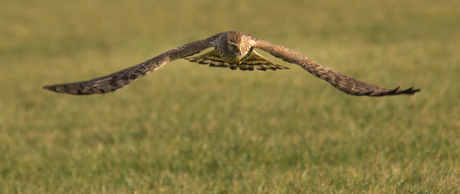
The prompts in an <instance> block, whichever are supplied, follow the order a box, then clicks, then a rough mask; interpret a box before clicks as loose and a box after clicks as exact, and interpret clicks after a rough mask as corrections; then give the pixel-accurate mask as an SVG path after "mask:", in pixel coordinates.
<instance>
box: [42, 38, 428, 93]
mask: <svg viewBox="0 0 460 194" xmlns="http://www.w3.org/2000/svg"><path fill="white" fill-rule="evenodd" d="M210 47H214V49H213V50H212V51H210V52H208V53H206V54H203V55H200V56H196V57H195V56H192V55H195V54H197V53H199V52H201V51H203V50H205V49H207V48H210ZM254 48H257V49H261V50H263V51H266V52H268V53H270V54H271V55H273V56H275V57H278V58H281V59H282V60H284V61H287V62H289V63H294V64H297V65H299V66H300V67H302V68H304V69H305V70H307V71H308V72H310V73H311V74H313V75H314V76H316V77H318V78H321V79H323V80H325V81H327V82H328V83H329V84H331V85H332V86H334V87H335V88H337V89H339V90H340V91H342V92H345V93H347V94H350V95H355V96H387V95H399V94H414V93H416V92H418V91H420V89H413V88H412V87H411V88H409V89H406V90H399V87H397V88H396V89H387V88H381V87H378V86H375V85H371V84H368V83H365V82H362V81H359V80H356V79H354V78H351V77H348V76H346V75H343V74H341V73H339V72H337V71H334V70H332V69H329V68H327V67H325V66H322V65H321V64H319V63H317V62H315V61H313V60H311V59H309V58H307V57H305V56H304V55H302V54H300V53H298V52H296V51H293V50H290V49H288V48H285V47H283V46H280V45H277V44H274V43H270V42H267V41H264V40H261V39H258V38H256V37H254V36H252V35H250V34H246V33H243V32H239V31H227V32H222V33H219V34H216V35H214V36H211V37H209V38H206V39H203V40H199V41H195V42H191V43H188V44H185V45H182V46H180V47H177V48H174V49H171V50H169V51H166V52H164V53H162V54H160V55H158V56H156V57H154V58H152V59H149V60H148V61H145V62H143V63H141V64H138V65H135V66H132V67H130V68H127V69H124V70H121V71H118V72H115V73H112V74H110V75H106V76H103V77H99V78H95V79H92V80H89V81H81V82H75V83H67V84H59V85H50V86H44V87H43V88H44V89H47V90H51V91H54V92H60V93H67V94H75V95H85V94H104V93H108V92H113V91H115V90H118V89H120V88H123V87H124V86H126V85H128V84H130V83H131V82H132V81H134V80H136V79H137V78H140V77H143V76H145V75H147V74H149V73H150V72H152V71H154V70H156V69H158V68H160V67H161V66H163V65H165V64H167V63H169V62H171V61H174V60H176V59H182V58H184V59H186V60H188V61H190V62H196V63H198V64H204V65H208V64H209V66H211V67H220V68H230V69H232V70H236V69H240V70H243V71H253V70H254V69H257V70H261V71H267V70H273V71H276V70H282V69H289V68H288V67H285V66H282V65H279V64H275V63H273V62H272V61H270V60H268V59H266V58H264V57H262V56H261V55H259V54H258V53H257V52H256V51H255V50H254Z"/></svg>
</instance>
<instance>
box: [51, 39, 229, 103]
mask: <svg viewBox="0 0 460 194" xmlns="http://www.w3.org/2000/svg"><path fill="white" fill-rule="evenodd" d="M219 35H220V34H216V35H214V36H211V37H209V38H207V39H204V40H200V41H195V42H191V43H188V44H185V45H183V46H180V47H177V48H175V49H171V50H169V51H166V52H165V53H162V54H160V55H158V56H156V57H154V58H152V59H150V60H148V61H145V62H143V63H141V64H139V65H135V66H132V67H130V68H127V69H124V70H121V71H119V72H116V73H112V74H110V75H106V76H103V77H99V78H95V79H92V80H89V81H82V82H76V83H67V84H59V85H50V86H44V87H43V89H47V90H51V91H54V92H60V93H68V94H75V95H84V94H104V93H108V92H113V91H115V90H118V89H121V88H123V87H124V86H126V85H128V84H130V83H131V82H132V81H134V80H136V79H137V78H140V77H143V76H145V75H147V74H149V73H150V72H152V71H155V70H156V69H158V68H160V67H161V66H163V65H165V64H166V63H169V62H171V61H174V60H176V59H180V58H184V57H186V56H190V55H193V54H196V53H199V52H201V51H202V50H205V49H207V48H209V47H212V46H214V45H213V44H214V41H215V39H216V38H217V37H218V36H219Z"/></svg>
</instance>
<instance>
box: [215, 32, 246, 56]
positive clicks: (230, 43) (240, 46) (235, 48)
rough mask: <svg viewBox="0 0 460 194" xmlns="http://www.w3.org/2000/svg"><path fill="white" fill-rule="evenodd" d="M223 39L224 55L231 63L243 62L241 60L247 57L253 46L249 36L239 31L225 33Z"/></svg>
mask: <svg viewBox="0 0 460 194" xmlns="http://www.w3.org/2000/svg"><path fill="white" fill-rule="evenodd" d="M222 38H223V39H224V40H223V41H222V42H223V43H224V44H223V48H222V49H223V52H222V53H221V54H222V55H225V56H224V57H226V58H227V59H229V60H230V61H235V62H236V61H238V62H239V61H241V59H242V58H243V57H244V56H246V55H247V54H248V52H249V50H250V49H251V45H250V44H249V41H248V38H249V37H248V36H247V35H246V34H245V33H243V32H238V31H229V32H227V33H225V34H224V35H223V36H222Z"/></svg>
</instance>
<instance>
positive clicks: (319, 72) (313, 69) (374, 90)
mask: <svg viewBox="0 0 460 194" xmlns="http://www.w3.org/2000/svg"><path fill="white" fill-rule="evenodd" d="M252 38H253V39H252V44H251V45H252V46H253V47H255V48H259V49H262V50H264V51H267V52H269V53H270V54H271V55H273V56H275V57H278V58H281V59H283V60H284V61H287V62H289V63H295V64H297V65H299V66H301V67H302V68H304V69H305V70H307V71H308V72H310V73H311V74H313V75H314V76H316V77H319V78H321V79H323V80H325V81H327V82H328V83H329V84H331V85H332V86H334V87H335V88H337V89H339V90H340V91H342V92H345V93H347V94H351V95H356V96H387V95H399V94H414V93H416V92H418V91H420V89H413V88H412V87H411V88H408V89H406V90H399V87H397V88H396V89H387V88H381V87H378V86H375V85H372V84H368V83H365V82H362V81H359V80H357V79H354V78H351V77H348V76H346V75H344V74H341V73H339V72H337V71H334V70H332V69H329V68H327V67H325V66H322V65H321V64H319V63H317V62H315V61H313V60H311V59H309V58H307V57H305V56H304V55H302V54H300V53H298V52H296V51H293V50H290V49H288V48H285V47H283V46H280V45H277V44H274V43H271V42H267V41H264V40H260V39H257V38H256V37H252Z"/></svg>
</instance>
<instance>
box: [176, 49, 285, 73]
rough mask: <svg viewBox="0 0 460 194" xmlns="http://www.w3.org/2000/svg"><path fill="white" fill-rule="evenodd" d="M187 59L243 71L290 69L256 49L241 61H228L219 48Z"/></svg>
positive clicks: (211, 65)
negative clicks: (219, 51) (267, 57)
mask: <svg viewBox="0 0 460 194" xmlns="http://www.w3.org/2000/svg"><path fill="white" fill-rule="evenodd" d="M185 59H186V60H188V61H190V62H196V63H198V64H200V65H209V66H210V67H218V68H230V69H231V70H237V69H239V70H242V71H254V69H257V70H259V71H267V70H272V71H276V70H282V69H289V68H288V67H285V66H282V65H279V64H276V63H273V62H271V61H270V60H268V59H266V58H264V57H262V56H261V55H259V54H258V53H257V52H255V51H252V52H250V53H249V54H248V56H247V57H245V58H243V59H242V60H241V61H240V62H239V63H232V62H228V61H227V60H226V59H225V58H223V57H222V56H220V54H219V53H218V52H217V50H212V51H210V52H208V53H206V54H203V55H200V56H196V57H187V58H185Z"/></svg>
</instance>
